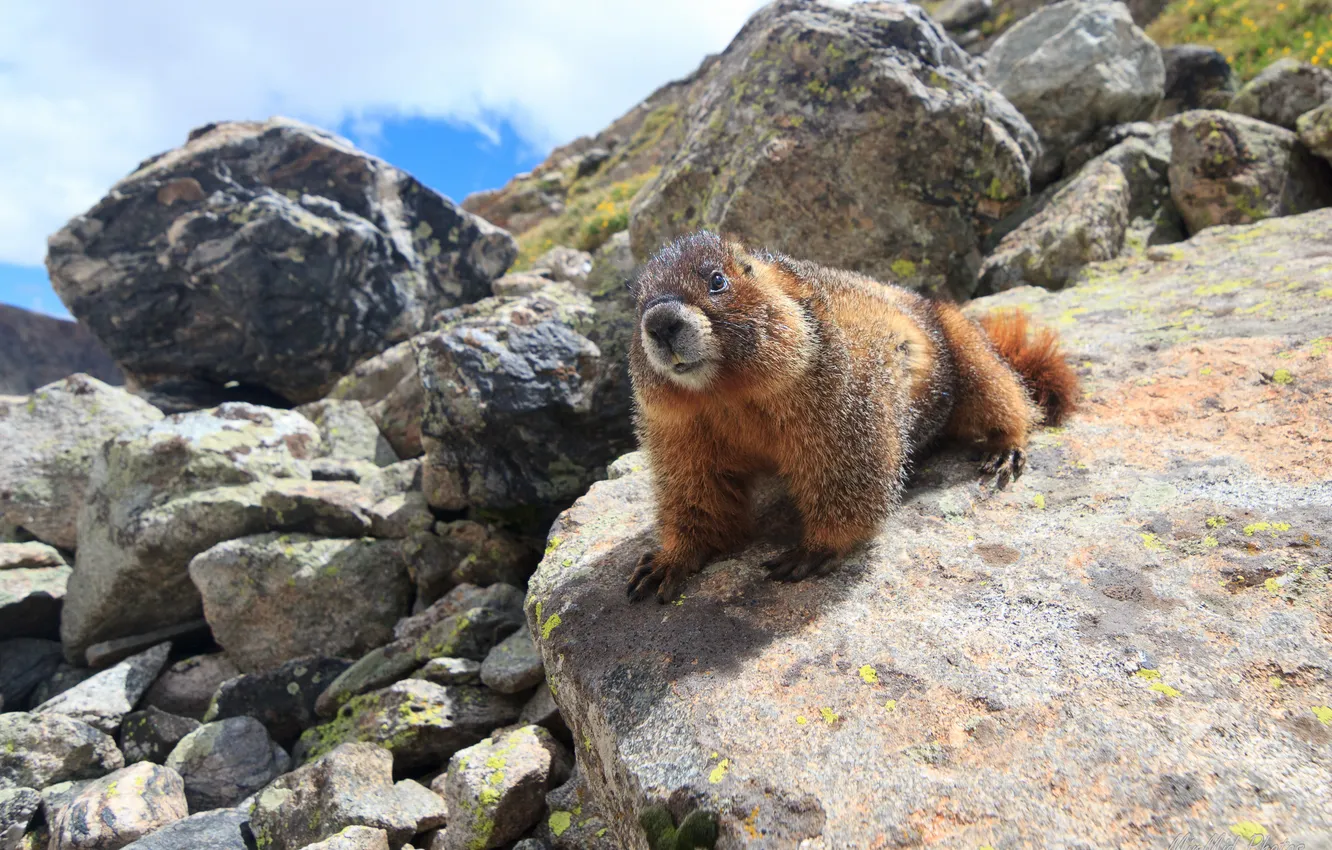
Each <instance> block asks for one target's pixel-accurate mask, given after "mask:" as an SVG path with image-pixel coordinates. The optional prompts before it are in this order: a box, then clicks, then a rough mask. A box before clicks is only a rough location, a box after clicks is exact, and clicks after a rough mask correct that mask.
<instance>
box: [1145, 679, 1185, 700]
mask: <svg viewBox="0 0 1332 850" xmlns="http://www.w3.org/2000/svg"><path fill="white" fill-rule="evenodd" d="M1149 690H1153V691H1157V692H1158V693H1163V694H1165V695H1166V696H1168V697H1177V696H1180V695H1181V693H1180V691H1177V690H1175V689H1174V688H1172V687H1170V686H1169V685H1167V684H1166V683H1165V682H1153V683H1152V686H1151V688H1150V689H1149Z"/></svg>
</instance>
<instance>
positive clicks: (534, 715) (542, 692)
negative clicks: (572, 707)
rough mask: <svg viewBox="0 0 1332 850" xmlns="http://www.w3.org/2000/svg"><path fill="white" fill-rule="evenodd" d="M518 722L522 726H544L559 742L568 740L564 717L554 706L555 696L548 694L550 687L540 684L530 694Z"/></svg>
mask: <svg viewBox="0 0 1332 850" xmlns="http://www.w3.org/2000/svg"><path fill="white" fill-rule="evenodd" d="M518 722H519V723H521V724H523V725H524V726H528V725H532V726H544V727H545V728H546V729H549V730H550V733H551V734H552V735H554V736H555V737H556V738H559V739H560V740H561V741H568V740H569V739H570V737H571V736H570V734H569V727H568V725H567V724H566V723H565V722H564V716H563V715H561V714H560V707H559V706H558V705H556V704H555V695H554V694H552V693H551V692H550V686H549V685H547V684H546V683H545V682H542V683H541V684H540V685H539V686H538V687H537V689H536V693H534V694H532V698H531V699H529V700H528V701H527V705H524V706H523V711H522V713H521V714H519V715H518Z"/></svg>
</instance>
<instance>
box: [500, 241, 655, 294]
mask: <svg viewBox="0 0 1332 850" xmlns="http://www.w3.org/2000/svg"><path fill="white" fill-rule="evenodd" d="M637 265H638V264H637V263H636V262H634V252H633V248H632V247H631V246H630V244H629V231H627V230H621V231H620V232H619V233H617V234H615V235H614V236H612V237H611V238H609V239H607V240H606V244H604V245H602V246H601V247H600V248H598V249H597V252H596V253H595V254H593V255H592V272H591V274H589V275H588V277H587V280H586V281H585V282H584V283H583V284H582V285H581V286H580V288H581V289H583V290H584V291H585V292H588V293H589V294H591V295H593V296H600V297H607V296H610V295H612V294H615V293H618V292H621V291H623V290H624V289H625V288H626V286H627V285H628V283H629V278H630V277H631V276H632V275H633V272H634V269H635V268H636V267H637ZM496 294H498V293H496Z"/></svg>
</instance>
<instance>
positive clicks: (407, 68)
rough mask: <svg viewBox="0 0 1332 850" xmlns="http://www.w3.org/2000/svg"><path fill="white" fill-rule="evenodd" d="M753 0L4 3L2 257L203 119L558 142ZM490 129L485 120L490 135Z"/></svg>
mask: <svg viewBox="0 0 1332 850" xmlns="http://www.w3.org/2000/svg"><path fill="white" fill-rule="evenodd" d="M759 5H760V3H758V2H756V0H679V2H675V3H669V4H667V3H655V2H640V0H632V1H631V2H618V3H617V2H610V0H528V2H524V0H505V2H474V0H473V1H472V2H463V0H447V1H446V2H441V0H433V2H432V0H385V2H383V3H381V4H373V3H366V2H352V0H319V2H315V0H276V2H275V1H274V0H228V2H225V3H218V2H180V0H121V2H115V3H106V2H101V0H81V1H80V0H41V2H33V0H0V22H3V23H0V163H3V167H0V262H11V263H18V264H36V263H40V262H41V261H42V258H43V257H44V255H45V252H46V236H47V235H49V234H50V233H52V232H54V231H55V230H56V229H58V228H59V227H61V226H62V225H63V224H64V222H65V221H66V220H67V219H68V218H69V217H70V216H73V215H75V214H77V213H79V212H81V211H83V210H84V209H86V208H87V207H89V206H91V205H92V204H93V203H95V202H96V201H97V199H98V198H100V197H101V196H102V195H103V194H104V193H105V192H106V190H107V189H108V188H109V187H110V186H111V184H112V183H114V182H115V181H116V180H118V179H119V178H120V177H122V176H124V175H125V174H126V173H128V172H129V171H130V170H132V169H133V167H134V166H135V165H136V164H137V163H138V162H140V161H141V160H143V159H145V158H146V157H148V156H150V155H152V154H154V153H157V152H159V151H162V150H166V149H167V148H170V147H173V146H175V145H178V144H180V143H182V142H183V141H184V139H185V135H186V133H187V132H188V131H189V130H190V129H191V128H193V127H196V126H198V125H200V124H204V123H207V122H209V121H216V120H222V119H231V118H265V117H267V116H269V115H272V114H286V115H291V116H294V117H298V118H303V119H305V120H309V121H313V122H315V123H318V124H321V125H324V126H330V127H335V126H338V125H340V124H342V123H343V122H344V121H352V122H354V123H353V126H354V127H356V128H357V131H358V132H360V131H362V130H363V131H364V132H365V133H366V134H367V135H368V136H370V137H373V134H374V132H375V128H376V126H377V122H379V121H381V120H384V119H386V118H393V117H424V118H441V119H450V120H455V121H465V122H469V123H471V124H473V125H475V126H477V127H478V128H482V129H483V131H484V130H486V129H489V128H492V127H493V125H494V121H495V120H496V118H504V119H507V120H508V121H509V122H510V123H511V124H512V125H513V126H514V127H515V128H516V129H517V131H518V132H519V133H520V134H521V135H522V136H523V137H524V138H525V139H526V140H527V141H528V142H529V143H531V144H532V145H534V146H537V147H540V148H547V147H550V146H552V145H554V144H557V143H561V142H564V141H567V140H569V139H571V138H573V137H575V136H578V135H581V134H584V133H590V132H595V131H596V130H598V129H600V128H601V127H603V126H605V125H606V124H607V123H609V122H610V121H611V120H612V119H614V118H615V117H616V116H618V115H620V114H621V113H623V112H624V111H626V110H627V109H628V108H629V107H631V106H632V105H633V104H634V103H636V102H638V101H639V100H640V99H642V98H643V97H645V96H646V95H648V94H649V93H650V92H651V91H652V90H653V89H654V88H656V87H657V86H658V85H660V84H662V83H665V82H667V81H668V80H670V79H674V78H676V77H679V76H682V75H684V74H687V73H689V72H690V71H692V70H693V69H694V68H695V67H696V66H697V64H698V62H699V61H700V60H701V59H702V58H703V56H704V54H706V53H709V52H715V51H717V50H720V49H721V48H723V47H725V45H726V44H727V42H728V41H729V40H730V38H731V37H732V36H733V35H734V34H735V32H736V31H737V30H738V29H739V28H740V26H741V24H743V23H744V21H745V19H746V18H747V17H748V15H749V14H750V13H751V12H752V11H753V10H754V9H755V8H757V7H758V6H759ZM491 132H493V130H491Z"/></svg>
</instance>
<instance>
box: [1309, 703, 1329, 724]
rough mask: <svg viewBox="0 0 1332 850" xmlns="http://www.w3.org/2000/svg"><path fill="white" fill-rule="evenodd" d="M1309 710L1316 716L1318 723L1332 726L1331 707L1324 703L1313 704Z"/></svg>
mask: <svg viewBox="0 0 1332 850" xmlns="http://www.w3.org/2000/svg"><path fill="white" fill-rule="evenodd" d="M1309 710H1310V711H1312V712H1313V714H1314V717H1317V718H1318V722H1319V723H1321V724H1323V725H1324V726H1332V708H1328V707H1327V706H1325V705H1315V706H1314V707H1313V708H1311V709H1309Z"/></svg>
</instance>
